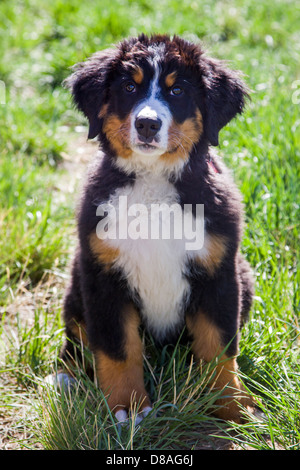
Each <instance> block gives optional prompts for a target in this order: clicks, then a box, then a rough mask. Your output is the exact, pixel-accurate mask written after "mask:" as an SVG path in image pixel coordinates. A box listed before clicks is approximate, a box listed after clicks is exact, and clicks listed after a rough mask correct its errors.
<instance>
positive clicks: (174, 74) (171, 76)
mask: <svg viewBox="0 0 300 470" xmlns="http://www.w3.org/2000/svg"><path fill="white" fill-rule="evenodd" d="M176 77H177V72H176V71H174V72H172V73H169V74H168V75H167V76H166V80H165V83H166V86H167V87H168V88H171V86H173V85H174V83H175V80H176Z"/></svg>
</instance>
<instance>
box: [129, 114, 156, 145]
mask: <svg viewBox="0 0 300 470" xmlns="http://www.w3.org/2000/svg"><path fill="white" fill-rule="evenodd" d="M161 125H162V122H161V120H160V119H159V118H155V119H153V118H148V117H140V118H137V119H136V120H135V128H136V130H137V132H138V135H139V138H140V139H141V140H142V141H143V142H147V143H150V142H151V141H152V139H153V137H154V136H155V135H156V134H157V133H158V131H159V130H160V128H161Z"/></svg>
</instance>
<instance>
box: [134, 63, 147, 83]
mask: <svg viewBox="0 0 300 470" xmlns="http://www.w3.org/2000/svg"><path fill="white" fill-rule="evenodd" d="M132 78H133V80H134V81H135V83H137V84H138V85H140V84H141V83H142V81H143V80H144V72H143V69H142V68H141V67H139V66H136V67H135V68H134V72H133V74H132Z"/></svg>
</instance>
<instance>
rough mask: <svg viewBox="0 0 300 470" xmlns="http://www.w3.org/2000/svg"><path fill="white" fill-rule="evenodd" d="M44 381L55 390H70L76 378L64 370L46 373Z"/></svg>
mask: <svg viewBox="0 0 300 470" xmlns="http://www.w3.org/2000/svg"><path fill="white" fill-rule="evenodd" d="M44 382H45V383H46V384H48V385H51V386H52V387H54V388H55V389H56V390H62V389H64V390H70V389H71V388H72V387H73V386H74V385H75V383H76V380H75V379H74V377H71V375H69V374H67V373H66V372H59V373H57V374H50V375H47V377H45V379H44Z"/></svg>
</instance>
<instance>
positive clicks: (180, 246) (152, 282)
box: [107, 173, 205, 337]
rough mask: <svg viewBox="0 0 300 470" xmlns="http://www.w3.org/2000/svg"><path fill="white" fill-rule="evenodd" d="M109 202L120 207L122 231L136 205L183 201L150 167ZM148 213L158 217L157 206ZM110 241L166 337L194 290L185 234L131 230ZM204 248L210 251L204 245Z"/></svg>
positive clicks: (154, 325) (146, 313)
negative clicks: (140, 234)
mask: <svg viewBox="0 0 300 470" xmlns="http://www.w3.org/2000/svg"><path fill="white" fill-rule="evenodd" d="M121 197H126V200H127V207H128V212H127V213H126V212H125V211H120V207H121V206H119V201H120V198H121ZM108 203H109V205H110V206H111V207H114V209H115V214H116V216H117V217H116V231H117V233H119V228H120V227H121V226H122V230H124V224H125V225H126V227H127V226H128V228H129V223H130V217H128V215H130V208H131V207H132V206H134V205H137V204H142V205H143V207H146V208H149V209H150V207H152V205H153V204H163V203H164V204H166V205H167V206H169V207H170V206H171V205H173V204H177V206H178V195H177V192H176V189H175V188H174V186H173V185H172V184H171V183H169V182H168V181H166V179H165V178H164V177H163V176H158V175H151V174H149V173H148V174H147V176H140V177H139V178H137V179H136V181H135V183H134V185H133V186H130V185H128V186H126V187H124V188H121V189H119V190H117V191H116V192H115V193H114V194H113V196H112V197H111V198H110V200H109V201H108ZM120 212H122V213H120ZM149 214H151V215H150V217H152V218H153V211H152V212H151V211H149V212H147V213H146V214H145V217H147V218H149ZM159 216H161V214H160V215H158V217H159ZM141 217H143V214H142V216H141ZM154 217H155V215H154ZM139 220H140V221H141V218H139ZM107 242H108V244H109V245H110V246H111V247H114V248H117V249H118V251H119V253H120V254H119V256H118V259H117V261H116V262H115V266H116V267H118V268H121V269H122V270H123V272H124V273H125V275H126V279H127V281H128V283H129V286H130V288H131V290H132V292H133V293H135V292H136V293H138V295H139V298H140V299H141V302H142V315H143V318H144V320H145V321H146V324H147V325H148V326H149V327H150V329H151V330H152V331H153V333H154V334H155V336H156V337H164V336H165V335H166V334H167V333H168V331H170V330H173V329H174V328H175V327H176V326H177V325H178V324H179V323H180V321H181V320H182V314H183V306H184V302H185V301H186V300H187V299H188V297H189V294H190V286H189V283H188V281H187V280H186V278H185V277H184V272H185V269H186V263H187V259H188V256H189V257H190V256H191V254H190V252H189V254H188V253H187V251H186V240H185V239H184V237H183V238H181V239H176V238H174V237H169V238H162V237H160V238H156V239H153V238H152V237H147V238H142V237H140V238H136V237H134V236H127V237H122V238H121V237H116V238H115V239H109V240H107ZM203 250H204V252H205V247H203V249H202V250H201V251H203ZM195 254H196V253H195ZM197 254H198V255H199V251H198V252H197Z"/></svg>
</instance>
